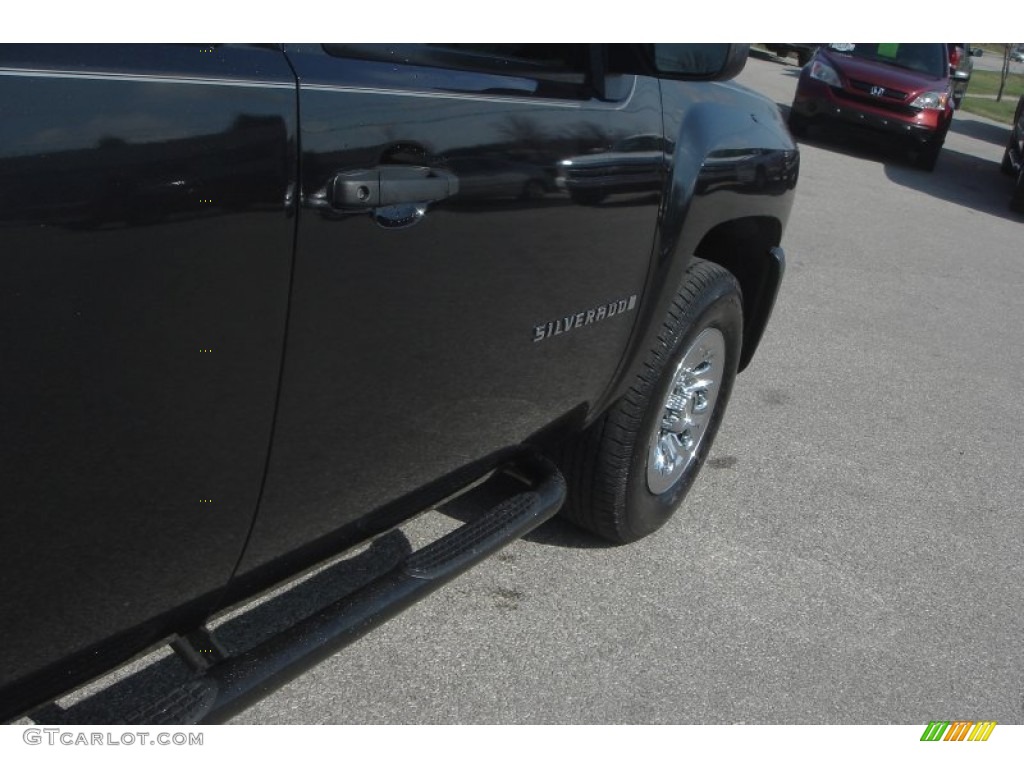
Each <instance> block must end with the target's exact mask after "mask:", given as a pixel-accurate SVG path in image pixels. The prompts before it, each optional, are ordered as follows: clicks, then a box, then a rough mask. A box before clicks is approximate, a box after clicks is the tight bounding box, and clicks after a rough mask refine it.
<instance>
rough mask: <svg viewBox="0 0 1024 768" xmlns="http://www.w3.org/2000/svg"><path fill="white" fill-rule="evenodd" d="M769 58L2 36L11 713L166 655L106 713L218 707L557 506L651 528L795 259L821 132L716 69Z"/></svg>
mask: <svg viewBox="0 0 1024 768" xmlns="http://www.w3.org/2000/svg"><path fill="white" fill-rule="evenodd" d="M746 55H747V46H744V45H718V44H688V45H681V44H680V45H675V44H673V45H662V44H657V45H626V44H622V45H576V44H573V45H548V44H543V45H540V44H531V45H507V44H501V45H469V44H451V45H440V44H438V45H393V46H383V45H340V44H339V45H306V44H304V45H151V46H127V45H116V46H114V45H109V46H95V45H92V46H82V45H33V46H28V45H26V46H21V45H8V46H0V112H2V120H0V520H2V524H3V529H2V531H3V532H2V536H0V624H2V626H3V628H4V633H3V640H2V642H0V722H11V721H15V720H18V719H20V718H23V717H29V718H31V719H35V720H36V721H37V722H47V721H49V722H56V721H58V720H59V719H60V715H59V713H60V712H64V713H65V714H67V716H68V717H69V718H70V717H71V715H72V714H73V712H72V711H71V710H70V709H68V708H66V707H64V708H62V707H58V706H57V705H56V704H54V703H52V702H54V701H55V700H56V699H57V698H59V697H61V696H64V695H65V694H67V693H68V692H69V691H73V690H75V689H76V688H78V687H80V686H82V685H83V684H85V683H87V682H88V681H91V680H95V679H97V678H99V677H101V676H103V675H106V674H107V673H109V672H110V671H111V670H114V669H116V668H118V667H119V666H121V665H123V664H124V663H125V662H126V661H128V660H131V659H133V658H137V657H141V656H142V655H144V654H147V653H151V652H153V651H154V650H159V649H161V648H163V646H165V645H168V644H169V645H170V646H171V647H172V648H173V649H174V651H175V656H174V657H173V658H180V660H181V661H182V662H184V665H186V666H187V674H186V676H185V679H184V681H183V682H181V683H180V684H177V685H175V686H174V687H173V688H172V689H171V690H167V691H159V692H153V694H152V696H150V697H149V698H148V699H146V698H145V697H144V700H140V701H139V702H138V703H137V704H133V705H132V708H131V709H130V710H129V711H127V712H125V713H122V714H118V715H106V716H101V717H99V719H101V720H102V719H104V718H109V719H119V720H124V721H127V722H191V723H195V722H218V721H223V720H225V719H227V718H229V717H230V716H231V715H232V714H233V713H236V712H237V711H239V710H240V709H241V708H242V707H244V706H246V705H247V704H248V703H251V702H252V701H253V700H255V699H256V698H258V697H259V696H261V695H264V694H265V693H266V692H268V691H270V690H272V689H273V688H274V687H275V686H279V685H281V684H283V683H284V682H285V681H287V680H288V679H291V678H292V677H294V676H296V675H297V674H299V673H300V672H301V671H302V670H303V669H305V668H307V667H308V665H310V664H313V663H315V662H316V661H317V660H319V659H322V658H324V656H325V655H327V654H329V653H332V652H334V651H336V650H338V649H339V648H341V647H343V646H344V645H345V644H347V643H349V642H351V641H352V640H354V639H355V638H357V637H359V636H361V635H362V634H363V633H365V632H367V631H369V630H370V629H372V628H373V627H374V626H376V625H378V624H379V623H381V622H383V621H384V620H386V619H387V618H389V617H390V616H392V615H394V614H395V613H397V612H398V611H399V610H401V609H402V608H404V607H406V606H407V605H409V604H411V603H412V602H413V601H415V600H417V599H418V598H420V597H422V596H423V595H425V594H427V593H428V592H430V591H431V590H433V589H435V588H437V587H438V586H440V585H441V584H444V583H445V582H447V581H448V580H450V579H451V578H453V577H454V576H456V575H458V574H460V573H461V572H463V571H465V570H466V569H468V568H469V567H471V566H472V565H473V564H475V563H476V562H478V561H479V560H481V559H482V558H484V557H486V556H487V555H489V554H491V553H493V552H495V551H497V550H498V549H499V548H500V547H502V546H503V545H505V544H507V543H509V542H510V541H513V540H514V539H516V538H517V537H520V536H522V535H524V534H525V533H527V532H528V531H530V530H531V529H532V528H534V527H535V526H537V525H539V524H541V523H542V522H544V521H545V520H547V519H548V518H549V517H551V516H552V515H554V514H556V513H557V512H558V511H559V510H561V512H562V514H563V515H565V516H566V517H567V518H568V519H570V520H572V521H574V522H575V523H577V524H578V525H579V526H581V527H582V528H583V529H587V530H589V531H590V532H591V533H593V534H597V535H599V536H602V537H605V538H606V539H610V540H612V541H614V542H628V541H632V540H635V539H638V538H640V537H642V536H644V535H645V534H648V533H650V532H652V531H654V530H655V529H657V528H658V527H659V526H661V525H662V524H663V523H664V522H665V521H666V519H668V517H669V516H670V515H671V514H672V512H673V510H674V509H675V508H676V506H677V505H678V504H679V503H680V501H681V500H682V498H683V496H684V494H685V493H686V491H687V489H688V488H689V487H690V486H691V484H692V482H693V480H694V478H695V476H696V474H697V472H698V470H699V469H700V467H701V465H702V463H703V462H704V459H705V457H706V456H707V454H708V451H709V449H710V447H711V443H712V440H713V438H714V436H715V432H716V430H717V428H718V426H719V423H720V422H721V420H722V418H723V414H724V412H725V408H726V404H727V402H728V400H729V394H730V390H731V388H732V386H733V381H734V377H735V375H736V373H737V372H738V371H742V370H743V369H744V368H745V367H746V366H747V365H748V364H749V363H750V360H751V358H752V356H753V355H754V352H755V350H756V348H757V346H758V342H759V340H760V338H761V336H762V333H763V331H764V329H765V325H766V323H767V321H768V317H769V315H770V313H771V310H772V306H773V304H774V301H775V297H776V293H777V291H778V288H779V284H780V281H781V279H782V274H783V267H784V257H783V253H782V250H781V249H780V248H779V245H780V241H781V239H782V234H783V229H784V226H785V224H786V221H787V218H788V215H789V211H790V207H791V205H792V201H793V189H794V187H795V184H796V179H797V175H798V171H799V156H798V154H797V150H796V147H795V146H794V144H793V141H792V139H791V137H790V135H789V133H788V131H787V129H786V127H785V125H784V123H783V122H782V120H781V119H780V116H779V112H778V109H777V108H776V106H775V104H773V103H772V102H770V101H768V100H767V99H765V98H763V97H761V96H759V95H757V94H755V93H753V92H751V91H749V90H747V89H744V88H742V87H740V86H738V85H735V84H732V83H729V82H712V81H716V80H718V81H725V80H729V79H730V78H732V77H733V76H734V75H735V74H736V73H738V72H739V71H740V69H741V68H742V66H743V63H744V61H745V60H746ZM453 505H454V506H455V507H457V508H458V510H459V511H458V515H457V516H458V518H459V520H461V521H462V525H461V526H459V527H457V528H455V529H454V530H452V531H451V532H450V533H447V534H446V535H444V536H443V537H442V538H440V539H439V540H437V541H434V542H433V543H429V544H427V545H426V546H423V547H421V548H419V549H417V550H416V551H412V550H411V548H410V551H407V552H403V553H401V556H400V557H398V558H397V559H395V561H394V562H392V563H390V565H389V566H388V567H387V568H384V569H382V571H381V572H380V573H375V574H370V575H366V576H365V578H363V579H362V581H361V582H360V583H358V584H355V585H354V586H353V588H352V589H351V590H350V591H348V592H347V593H346V594H344V595H342V596H340V597H338V598H337V599H334V600H332V601H329V602H327V604H325V605H320V606H318V607H317V608H316V609H315V610H313V611H312V612H311V613H308V614H306V615H301V616H296V617H295V618H294V621H293V622H292V623H291V624H289V625H288V626H285V627H282V628H279V629H278V630H276V631H274V632H273V633H271V634H269V635H266V636H262V637H261V638H260V639H259V640H258V641H257V642H254V643H252V644H251V645H250V646H249V647H244V646H240V647H234V648H232V647H225V646H226V644H225V643H223V642H221V641H219V640H218V636H217V632H216V631H215V630H212V629H211V624H216V622H217V621H218V619H219V618H220V617H223V616H225V615H226V614H227V612H228V611H237V610H238V607H239V606H243V605H245V604H247V603H249V602H251V601H253V600H257V599H259V598H260V597H261V596H264V595H265V594H266V593H267V592H268V590H271V589H273V588H278V587H279V586H280V585H282V584H286V583H289V581H290V580H292V579H294V578H295V577H296V576H297V575H301V574H308V573H309V572H310V571H311V570H312V569H314V568H317V567H318V564H322V563H324V562H325V561H328V560H332V559H338V558H344V556H346V555H345V553H352V552H357V553H358V552H359V551H363V550H357V549H356V548H358V547H365V546H367V543H368V542H369V543H370V544H369V546H370V547H371V548H372V546H373V542H377V541H379V540H380V538H381V537H388V536H392V535H393V534H394V532H395V531H396V530H400V528H399V527H400V526H401V525H402V524H403V522H406V521H408V520H411V519H412V518H413V517H415V516H417V515H419V514H421V513H423V512H424V511H430V510H441V511H442V512H444V511H445V510H451V509H453V508H454V507H453ZM452 514H455V513H452ZM581 535H588V534H581ZM354 556H355V557H358V554H356V555H354ZM345 562H346V560H344V559H340V560H339V563H340V564H342V565H343V564H344V563H345ZM62 706H63V705H62ZM55 712H56V713H57V714H55ZM94 717H96V716H95V715H94Z"/></svg>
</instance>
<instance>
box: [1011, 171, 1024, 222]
mask: <svg viewBox="0 0 1024 768" xmlns="http://www.w3.org/2000/svg"><path fill="white" fill-rule="evenodd" d="M1010 210H1011V211H1013V212H1014V213H1024V168H1021V169H1020V173H1018V174H1017V184H1016V186H1015V187H1014V190H1013V197H1011V198H1010Z"/></svg>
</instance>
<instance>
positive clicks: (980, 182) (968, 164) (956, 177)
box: [780, 105, 1022, 221]
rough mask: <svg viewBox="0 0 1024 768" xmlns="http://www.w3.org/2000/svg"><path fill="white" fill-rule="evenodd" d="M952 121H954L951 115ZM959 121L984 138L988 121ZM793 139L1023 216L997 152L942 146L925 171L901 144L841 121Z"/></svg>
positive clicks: (896, 178) (949, 195)
mask: <svg viewBox="0 0 1024 768" xmlns="http://www.w3.org/2000/svg"><path fill="white" fill-rule="evenodd" d="M780 107H781V105H780ZM788 114H789V109H788V107H787V108H784V109H783V115H784V117H785V116H787V115H788ZM953 125H954V126H957V125H958V123H957V121H956V120H954V122H953ZM960 125H961V126H963V127H964V132H966V131H977V132H978V134H979V135H978V136H976V138H980V139H982V140H987V139H985V135H986V131H985V129H986V128H988V127H991V126H986V124H984V123H975V122H974V121H962V122H961V123H960ZM973 126H978V127H977V128H975V127H973ZM968 135H972V134H968ZM987 135H989V136H991V135H992V134H991V133H989V134H987ZM1004 140H1005V139H1004ZM797 143H798V144H799V145H801V146H804V145H806V146H812V147H817V148H819V149H822V150H825V151H829V152H842V153H843V154H845V155H849V156H850V157H856V158H860V159H862V160H868V161H872V162H877V163H881V164H882V165H883V166H884V168H885V175H886V177H887V178H888V179H890V180H891V181H893V182H895V183H896V184H899V185H901V186H903V187H907V188H909V189H913V190H915V191H917V192H923V193H925V194H928V195H931V196H932V197H936V198H938V199H940V200H945V201H947V202H951V203H956V204H957V205H962V206H964V207H966V208H971V209H973V210H976V211H978V212H980V213H987V214H989V215H992V216H998V217H999V218H1003V219H1009V220H1011V221H1020V220H1021V219H1022V217H1021V216H1019V215H1018V214H1015V213H1013V212H1012V211H1011V210H1010V207H1009V206H1010V197H1011V195H1012V194H1013V180H1012V179H1010V178H1009V177H1008V176H1004V175H1003V174H1002V173H1001V172H1000V170H999V159H1001V153H993V159H991V160H988V159H983V158H980V157H978V156H976V155H972V154H966V153H964V152H958V151H956V150H954V149H950V148H949V147H948V146H947V147H944V148H943V149H942V152H941V153H940V154H939V161H938V163H937V164H936V166H935V170H933V171H931V172H928V171H923V170H921V169H920V168H916V167H914V164H913V157H912V153H911V151H910V150H908V149H906V148H905V147H901V146H899V145H898V144H894V143H893V142H887V141H881V142H880V141H879V140H878V139H877V138H876V137H874V136H872V135H870V134H866V133H861V132H859V131H856V130H848V129H845V128H843V127H842V126H828V127H821V126H817V127H814V128H812V129H811V131H810V133H809V134H808V136H807V137H806V138H801V139H798V140H797Z"/></svg>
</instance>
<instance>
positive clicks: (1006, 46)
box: [996, 43, 1013, 101]
mask: <svg viewBox="0 0 1024 768" xmlns="http://www.w3.org/2000/svg"><path fill="white" fill-rule="evenodd" d="M1012 49H1013V43H1003V71H1002V76H1001V77H1000V78H999V93H997V94H996V101H1002V100H1003V88H1005V87H1006V78H1007V77H1009V75H1010V51H1011V50H1012Z"/></svg>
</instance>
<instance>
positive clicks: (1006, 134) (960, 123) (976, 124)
mask: <svg viewBox="0 0 1024 768" xmlns="http://www.w3.org/2000/svg"><path fill="white" fill-rule="evenodd" d="M949 130H950V131H952V132H953V133H959V134H960V135H962V136H968V137H970V138H972V139H977V140H978V141H987V142H989V143H991V144H998V145H999V146H1000V147H1005V146H1006V141H1007V139H1009V138H1010V126H1008V125H994V124H992V123H985V122H982V121H981V120H975V119H973V118H971V117H967V116H965V115H963V114H962V113H961V114H958V115H957V116H956V117H955V118H954V119H953V124H952V125H951V126H950V127H949Z"/></svg>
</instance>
